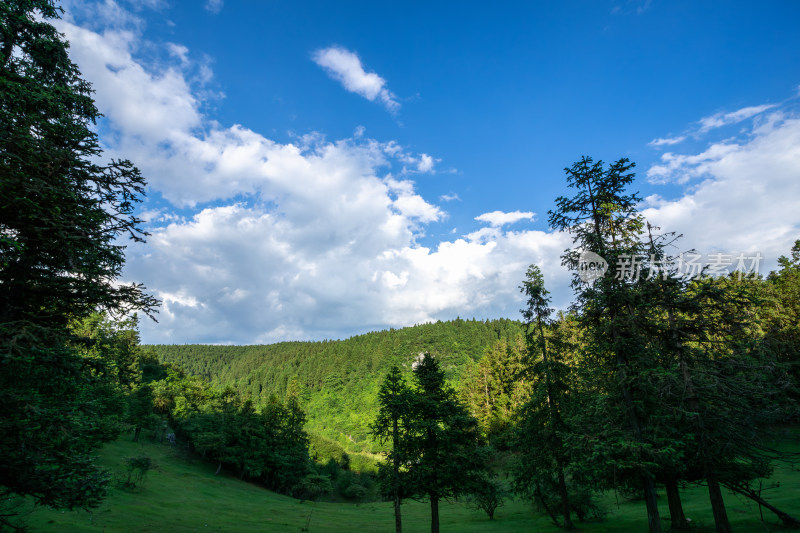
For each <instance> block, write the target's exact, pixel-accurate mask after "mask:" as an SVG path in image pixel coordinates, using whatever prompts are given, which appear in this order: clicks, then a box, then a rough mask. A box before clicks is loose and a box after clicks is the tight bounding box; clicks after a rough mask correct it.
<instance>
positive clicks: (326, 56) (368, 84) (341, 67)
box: [311, 46, 400, 113]
mask: <svg viewBox="0 0 800 533" xmlns="http://www.w3.org/2000/svg"><path fill="white" fill-rule="evenodd" d="M311 57H312V59H313V60H314V62H315V63H316V64H317V65H319V66H320V67H322V68H323V69H325V72H327V73H328V75H329V76H330V77H331V78H333V79H334V80H336V81H338V82H339V83H341V84H342V86H344V88H345V89H347V90H348V91H350V92H353V93H356V94H358V95H360V96H363V97H364V98H366V99H367V100H369V101H370V102H374V101H375V100H379V101H380V102H382V103H383V105H384V106H385V107H386V109H388V110H389V111H390V112H392V113H396V112H397V111H398V110H399V109H400V104H399V103H398V102H397V99H396V97H395V95H394V94H392V92H391V91H389V89H387V88H386V80H384V79H383V78H381V77H380V76H379V75H378V74H376V73H374V72H366V71H365V70H364V67H363V66H362V64H361V60H360V59H359V58H358V56H357V55H356V54H355V53H353V52H351V51H349V50H346V49H344V48H341V47H338V46H331V47H329V48H323V49H320V50H317V51H316V52H314V53H313V54H312V56H311Z"/></svg>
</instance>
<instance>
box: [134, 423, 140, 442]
mask: <svg viewBox="0 0 800 533" xmlns="http://www.w3.org/2000/svg"><path fill="white" fill-rule="evenodd" d="M141 432H142V427H141V426H136V429H134V430H133V442H139V433H141Z"/></svg>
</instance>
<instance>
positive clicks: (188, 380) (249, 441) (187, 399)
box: [150, 368, 311, 493]
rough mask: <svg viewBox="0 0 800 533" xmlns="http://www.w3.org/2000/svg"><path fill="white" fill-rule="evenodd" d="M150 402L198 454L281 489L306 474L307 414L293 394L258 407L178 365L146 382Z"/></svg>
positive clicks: (292, 485) (288, 488) (289, 487)
mask: <svg viewBox="0 0 800 533" xmlns="http://www.w3.org/2000/svg"><path fill="white" fill-rule="evenodd" d="M150 389H151V391H152V404H151V405H152V406H153V410H154V411H155V412H156V413H159V414H161V415H163V416H164V418H165V420H166V422H167V423H168V426H169V427H170V428H171V429H172V430H173V431H174V432H175V436H176V438H177V439H178V441H179V442H181V443H185V444H187V445H189V446H190V447H191V449H192V450H193V451H194V452H196V453H198V454H199V455H200V456H201V457H202V458H204V459H205V460H208V461H213V462H215V463H217V465H218V466H217V472H219V471H220V470H221V469H222V468H223V467H226V468H228V469H230V470H231V471H233V472H236V473H237V474H238V475H239V477H240V478H242V479H248V480H255V481H259V482H261V483H263V484H264V485H265V486H266V487H268V488H270V489H272V490H275V491H278V492H283V493H292V492H296V491H297V490H298V489H297V487H298V484H299V483H300V482H301V480H302V479H303V477H304V476H306V475H307V474H309V473H310V468H311V467H310V461H309V455H308V435H307V434H306V432H305V430H304V429H303V426H304V424H305V421H306V418H305V414H304V413H303V411H302V410H301V409H300V406H299V405H298V403H297V398H296V397H294V396H289V397H288V398H287V401H286V402H285V403H284V402H281V401H279V399H278V398H277V397H275V396H273V397H272V398H271V399H270V401H269V402H267V404H266V405H264V406H262V407H261V408H260V409H259V410H256V408H255V406H254V405H253V402H251V401H250V400H246V399H243V398H242V397H241V396H240V395H239V394H238V393H237V392H236V391H234V390H233V389H231V388H227V389H223V390H219V389H215V388H213V387H211V386H210V385H209V384H208V383H206V382H205V381H204V380H202V379H201V378H197V377H189V376H187V375H186V374H185V373H183V372H182V371H180V370H178V369H176V368H168V369H167V376H166V377H165V378H164V379H162V380H159V381H157V382H153V383H152V384H150Z"/></svg>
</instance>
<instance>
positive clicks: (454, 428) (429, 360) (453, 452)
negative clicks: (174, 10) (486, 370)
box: [401, 353, 487, 533]
mask: <svg viewBox="0 0 800 533" xmlns="http://www.w3.org/2000/svg"><path fill="white" fill-rule="evenodd" d="M413 372H414V388H413V393H412V394H411V395H410V397H411V402H410V405H409V407H410V414H409V416H408V418H407V420H408V427H407V436H406V438H405V439H404V441H403V442H401V447H402V449H403V452H404V454H405V455H404V457H405V458H406V459H407V461H408V463H407V470H408V477H407V481H404V482H403V483H404V486H405V487H406V488H407V490H408V491H409V492H410V493H411V494H412V495H414V496H417V497H423V498H426V499H427V500H428V501H429V502H430V504H431V532H432V533H437V532H438V531H439V507H438V506H439V501H440V500H442V499H444V498H452V497H457V496H459V495H463V494H467V493H468V492H470V490H471V489H473V488H474V487H476V486H478V485H480V483H481V476H482V474H483V472H484V470H485V468H486V461H487V457H486V455H485V448H483V447H482V446H481V443H480V441H479V434H478V423H477V421H476V420H475V418H473V417H472V416H471V415H470V414H469V412H468V411H467V409H466V407H465V406H464V405H463V404H462V403H461V402H460V401H459V400H458V398H457V396H456V392H455V390H454V389H452V388H451V387H449V386H448V385H447V384H446V383H445V377H444V371H442V369H441V368H440V366H439V362H438V361H437V360H436V358H435V357H433V356H432V355H430V354H429V353H424V354H420V356H419V357H418V358H417V360H416V361H415V364H414V367H413Z"/></svg>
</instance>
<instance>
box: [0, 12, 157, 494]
mask: <svg viewBox="0 0 800 533" xmlns="http://www.w3.org/2000/svg"><path fill="white" fill-rule="evenodd" d="M58 15H59V8H57V7H56V6H55V4H54V2H53V1H51V0H7V1H4V2H1V3H0V434H2V435H3V438H2V442H1V443H0V497H3V498H5V497H6V496H7V495H14V494H16V495H27V496H31V497H32V498H33V500H34V501H35V502H37V503H39V504H45V505H49V506H52V507H56V508H74V507H89V506H93V505H96V504H97V503H98V502H99V501H100V499H101V498H102V496H103V495H104V493H105V486H106V481H107V479H106V476H105V474H103V472H101V471H100V470H99V469H98V468H97V467H96V466H95V465H94V464H93V461H92V458H91V452H92V450H94V449H95V448H96V447H97V445H98V444H99V443H100V442H102V440H104V439H108V438H110V437H111V435H110V434H108V432H104V433H103V434H98V433H97V432H96V431H95V430H94V428H96V427H97V423H98V422H101V421H102V420H103V419H104V417H105V415H106V414H107V410H106V407H103V406H101V405H100V404H101V402H100V401H99V400H98V399H97V397H96V396H97V393H98V389H97V388H96V386H98V385H101V384H100V383H99V381H100V380H99V379H98V374H97V373H96V372H95V371H94V370H93V369H92V365H93V364H94V363H93V362H92V361H91V360H89V361H87V359H86V358H84V357H82V355H81V354H80V353H79V350H78V349H77V348H76V344H79V342H78V341H79V340H78V339H76V338H75V337H76V336H75V334H74V332H70V330H69V327H68V326H69V324H70V323H71V322H73V321H74V320H75V319H82V318H85V317H87V316H89V315H90V314H91V313H94V312H96V311H98V310H100V311H103V310H105V311H109V312H110V313H112V314H116V315H120V314H122V315H124V314H126V313H128V312H129V311H132V310H135V309H142V310H144V311H145V312H150V311H151V310H152V308H153V306H154V305H155V304H156V301H155V300H154V299H153V298H151V297H149V296H147V295H145V294H144V293H143V291H142V287H141V286H140V285H124V284H119V283H118V281H117V278H118V277H119V275H120V273H121V270H122V266H123V263H124V246H122V245H120V244H119V243H118V239H121V238H125V237H130V238H132V239H134V240H136V241H139V240H142V239H143V238H144V232H143V231H142V229H141V228H140V226H139V224H140V222H141V221H140V220H138V219H137V218H136V217H135V216H134V214H133V213H134V208H135V206H136V203H137V202H138V201H140V199H141V196H142V195H143V194H144V187H145V182H144V180H143V178H142V176H141V175H140V173H139V171H138V170H137V169H136V168H135V167H134V166H133V165H132V164H131V163H130V162H128V161H113V160H112V161H110V162H108V163H102V162H101V155H102V154H101V150H100V146H99V143H98V140H97V136H96V134H95V133H94V132H93V131H92V125H93V123H94V122H95V120H96V119H97V118H98V117H99V113H98V111H97V109H96V108H95V105H94V102H93V100H92V90H91V87H90V85H89V84H88V83H87V82H86V81H85V80H83V79H81V77H80V72H79V71H78V68H77V67H76V66H75V64H74V63H72V62H71V61H70V59H69V56H68V54H67V43H66V42H65V41H64V39H63V36H61V35H60V34H59V33H58V32H57V31H56V29H55V28H54V27H53V26H52V25H51V24H50V22H49V21H50V20H52V19H54V18H57V17H58ZM120 370H122V369H120ZM101 374H102V373H101Z"/></svg>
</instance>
